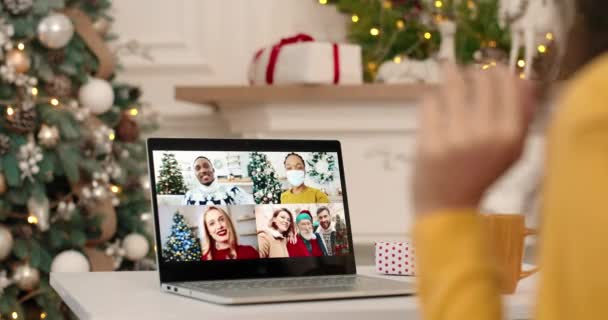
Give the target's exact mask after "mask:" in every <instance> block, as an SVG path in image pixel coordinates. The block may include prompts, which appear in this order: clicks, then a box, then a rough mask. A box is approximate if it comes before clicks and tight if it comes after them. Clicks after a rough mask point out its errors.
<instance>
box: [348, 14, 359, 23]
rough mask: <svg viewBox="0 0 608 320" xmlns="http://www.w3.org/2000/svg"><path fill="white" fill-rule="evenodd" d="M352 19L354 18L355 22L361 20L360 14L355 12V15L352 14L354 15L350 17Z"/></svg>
mask: <svg viewBox="0 0 608 320" xmlns="http://www.w3.org/2000/svg"><path fill="white" fill-rule="evenodd" d="M350 19H351V20H352V21H353V22H354V23H357V22H359V16H358V15H356V14H353V16H352V17H350Z"/></svg>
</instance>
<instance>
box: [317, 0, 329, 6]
mask: <svg viewBox="0 0 608 320" xmlns="http://www.w3.org/2000/svg"><path fill="white" fill-rule="evenodd" d="M319 3H320V4H323V5H325V4H327V0H319Z"/></svg>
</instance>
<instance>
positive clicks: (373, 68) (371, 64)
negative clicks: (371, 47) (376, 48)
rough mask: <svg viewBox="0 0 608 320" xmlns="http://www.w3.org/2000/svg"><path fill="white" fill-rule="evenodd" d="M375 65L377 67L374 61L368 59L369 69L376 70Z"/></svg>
mask: <svg viewBox="0 0 608 320" xmlns="http://www.w3.org/2000/svg"><path fill="white" fill-rule="evenodd" d="M376 67H378V65H377V64H376V63H375V62H372V61H370V62H368V63H367V68H368V69H369V70H370V71H374V70H376Z"/></svg>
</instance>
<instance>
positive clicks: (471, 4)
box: [467, 0, 475, 9]
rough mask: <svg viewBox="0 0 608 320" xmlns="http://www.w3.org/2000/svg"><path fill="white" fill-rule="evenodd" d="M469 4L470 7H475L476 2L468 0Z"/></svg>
mask: <svg viewBox="0 0 608 320" xmlns="http://www.w3.org/2000/svg"><path fill="white" fill-rule="evenodd" d="M467 6H468V7H469V9H475V2H474V1H473V0H469V1H467Z"/></svg>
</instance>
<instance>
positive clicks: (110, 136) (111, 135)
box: [108, 132, 116, 140]
mask: <svg viewBox="0 0 608 320" xmlns="http://www.w3.org/2000/svg"><path fill="white" fill-rule="evenodd" d="M108 138H110V140H114V139H116V135H115V134H114V132H112V133H110V134H109V135H108Z"/></svg>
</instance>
